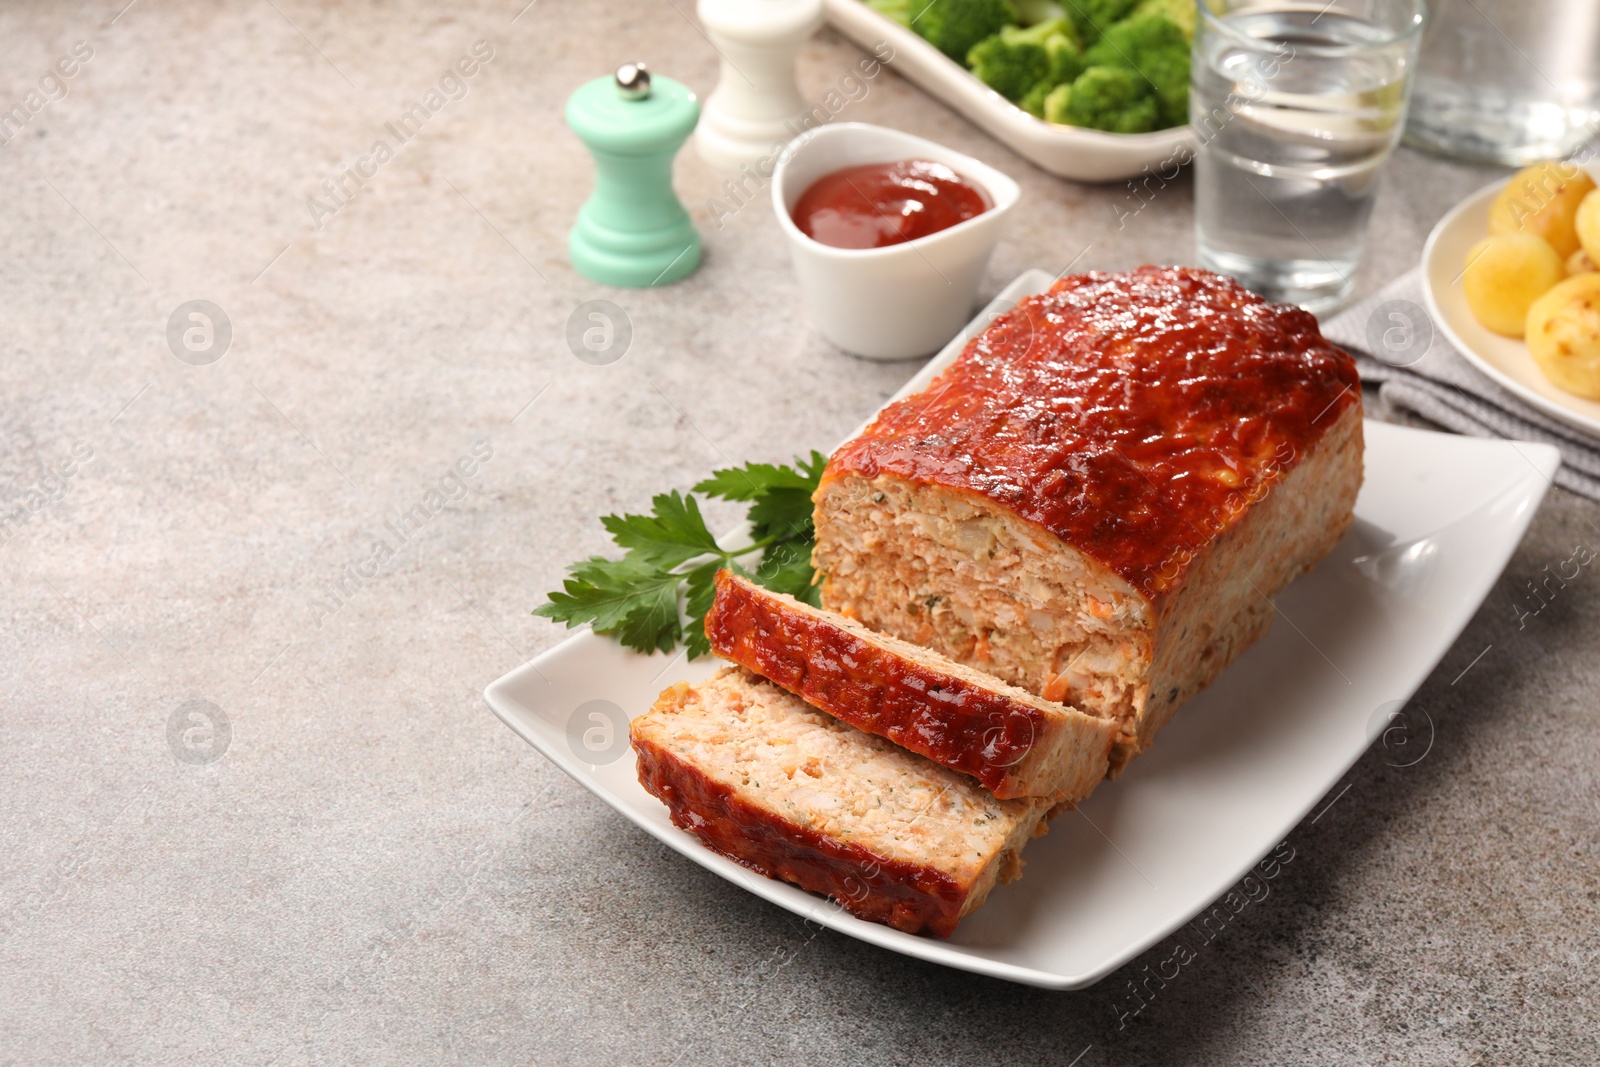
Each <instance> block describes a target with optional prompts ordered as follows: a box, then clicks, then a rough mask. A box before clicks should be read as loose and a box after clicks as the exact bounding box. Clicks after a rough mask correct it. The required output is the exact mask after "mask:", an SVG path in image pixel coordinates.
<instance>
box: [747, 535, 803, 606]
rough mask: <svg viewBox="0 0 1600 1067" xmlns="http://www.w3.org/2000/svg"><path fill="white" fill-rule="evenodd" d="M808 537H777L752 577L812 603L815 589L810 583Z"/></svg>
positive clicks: (800, 599)
mask: <svg viewBox="0 0 1600 1067" xmlns="http://www.w3.org/2000/svg"><path fill="white" fill-rule="evenodd" d="M813 577H814V572H813V571H812V569H811V541H810V539H809V538H808V539H806V540H805V541H780V542H779V543H778V544H775V545H773V546H772V547H771V548H769V549H767V551H766V552H765V554H763V555H762V557H761V565H760V566H758V567H757V568H756V573H755V575H754V578H755V580H756V581H757V582H759V583H760V584H762V585H764V586H766V587H767V588H768V589H771V590H772V591H773V592H775V593H788V594H789V595H790V596H792V597H794V598H795V599H796V600H799V601H803V602H804V603H807V604H811V605H813V606H815V605H816V604H817V599H818V597H817V593H818V589H817V587H816V586H814V585H812V584H811V581H812V578H813Z"/></svg>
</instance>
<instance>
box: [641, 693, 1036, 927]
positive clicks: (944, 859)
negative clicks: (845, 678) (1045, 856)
mask: <svg viewBox="0 0 1600 1067" xmlns="http://www.w3.org/2000/svg"><path fill="white" fill-rule="evenodd" d="M631 733H632V739H633V747H634V751H635V752H636V753H637V756H638V768H639V781H640V783H641V784H643V786H644V787H645V788H646V789H648V790H649V791H650V792H651V793H653V794H655V795H656V796H657V797H659V798H660V799H661V800H662V801H663V802H664V803H665V804H666V805H667V808H668V809H669V810H670V812H671V815H672V821H673V822H674V823H675V824H676V825H678V826H679V827H681V828H683V829H684V830H687V831H689V832H690V833H693V834H695V835H696V836H698V837H699V838H700V840H701V841H702V842H703V843H704V844H706V845H707V846H709V847H710V848H712V849H714V850H715V851H717V852H720V853H722V854H723V855H725V856H728V857H729V858H731V859H734V860H736V861H738V862H739V863H742V864H744V865H745V866H746V867H750V868H752V869H753V870H756V871H759V872H761V873H762V874H765V875H767V876H768V877H772V878H781V879H784V880H785V881H789V882H793V883H794V884H796V885H798V886H801V887H802V888H805V889H808V890H811V891H812V892H815V893H822V894H825V895H827V896H830V897H832V898H833V899H834V900H836V901H838V903H839V904H840V905H841V906H842V907H843V908H845V909H846V910H847V911H849V912H851V913H852V914H855V915H857V916H859V917H861V918H863V919H869V920H872V921H875V922H881V923H887V924H888V925H890V926H892V927H894V928H896V929H898V930H905V931H907V932H910V933H920V932H924V931H926V932H929V933H933V934H938V935H940V936H948V935H949V934H950V933H951V931H953V930H954V929H955V927H956V923H957V922H959V921H960V920H961V919H962V918H963V917H964V916H966V915H967V914H969V913H970V912H972V911H973V909H975V908H977V907H978V905H980V904H982V903H983V900H984V898H985V897H986V896H988V894H989V891H990V890H991V889H992V888H994V886H995V884H996V883H999V882H1009V881H1011V880H1012V879H1013V878H1015V877H1016V876H1017V875H1018V874H1019V873H1020V872H1021V869H1022V859H1021V855H1020V853H1021V851H1022V846H1023V845H1025V844H1026V843H1027V842H1028V839H1029V838H1031V837H1034V836H1036V835H1037V834H1040V833H1043V832H1044V828H1045V823H1044V817H1045V815H1046V813H1047V812H1048V810H1049V809H1050V802H1049V801H1048V800H1045V799H1041V798H1032V799H1026V800H996V799H995V798H994V797H993V796H991V795H990V794H989V793H988V792H987V791H986V790H984V788H983V787H982V786H980V785H979V784H978V783H977V782H974V781H973V780H972V779H970V778H968V777H966V776H964V775H961V774H957V773H956V772H954V771H951V770H948V769H946V768H944V767H941V766H939V765H938V764H936V763H933V762H931V761H930V760H926V759H924V758H923V757H921V756H918V755H914V754H913V753H910V752H907V751H905V750H904V749H902V748H899V747H898V746H896V745H895V744H893V743H892V742H890V741H886V740H884V739H883V738H881V737H876V736H874V735H872V734H869V733H864V732H862V731H861V730H857V729H856V728H855V727H853V726H850V725H848V724H847V723H843V722H840V721H839V720H838V719H835V718H833V717H832V716H830V715H824V714H823V713H822V712H820V711H817V710H816V709H814V708H812V707H811V706H809V705H808V704H806V703H805V702H804V701H803V700H801V699H800V698H798V697H796V696H793V695H792V694H790V693H789V692H788V691H786V690H784V689H782V688H781V687H779V686H778V685H776V684H774V683H772V682H769V681H767V680H766V679H763V678H759V677H757V676H755V675H753V674H751V673H749V672H748V671H746V670H745V669H744V668H742V667H725V668H723V669H722V670H721V671H719V672H718V673H716V674H715V675H713V676H712V677H711V678H710V679H708V680H707V681H704V682H702V683H700V684H699V685H690V684H689V683H687V682H680V683H679V684H677V685H674V686H672V687H670V688H669V689H667V690H666V691H665V692H663V693H662V694H661V696H660V698H659V699H658V700H657V701H656V703H655V706H654V707H653V708H651V709H650V711H649V712H648V713H646V714H645V715H642V716H640V717H639V718H638V719H635V720H634V722H633V726H632V731H631Z"/></svg>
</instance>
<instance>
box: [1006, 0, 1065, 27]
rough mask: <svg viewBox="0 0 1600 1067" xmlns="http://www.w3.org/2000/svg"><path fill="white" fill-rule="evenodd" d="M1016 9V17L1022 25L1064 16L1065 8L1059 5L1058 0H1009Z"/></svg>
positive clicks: (1030, 24)
mask: <svg viewBox="0 0 1600 1067" xmlns="http://www.w3.org/2000/svg"><path fill="white" fill-rule="evenodd" d="M1011 3H1012V4H1013V6H1015V7H1016V9H1017V18H1019V19H1020V20H1021V21H1022V24H1023V25H1024V26H1034V25H1037V24H1038V23H1041V22H1049V21H1050V20H1051V19H1059V18H1065V17H1066V15H1067V10H1066V8H1064V7H1062V6H1061V3H1060V0H1011Z"/></svg>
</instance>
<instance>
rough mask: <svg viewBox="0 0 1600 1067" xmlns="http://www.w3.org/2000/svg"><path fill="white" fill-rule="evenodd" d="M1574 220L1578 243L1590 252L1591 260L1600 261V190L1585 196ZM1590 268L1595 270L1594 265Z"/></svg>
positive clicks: (1593, 261) (1592, 261)
mask: <svg viewBox="0 0 1600 1067" xmlns="http://www.w3.org/2000/svg"><path fill="white" fill-rule="evenodd" d="M1572 221H1573V223H1574V224H1575V226H1576V227H1577V230H1578V243H1579V244H1580V245H1582V246H1583V250H1584V251H1585V252H1587V253H1588V254H1589V262H1591V263H1600V190H1595V191H1594V192H1591V193H1589V194H1588V195H1587V196H1585V197H1584V198H1583V200H1582V201H1581V202H1580V203H1579V204H1578V213H1577V215H1576V216H1575V217H1574V218H1573V220H1572ZM1589 269H1590V270H1594V268H1593V267H1590V268H1589Z"/></svg>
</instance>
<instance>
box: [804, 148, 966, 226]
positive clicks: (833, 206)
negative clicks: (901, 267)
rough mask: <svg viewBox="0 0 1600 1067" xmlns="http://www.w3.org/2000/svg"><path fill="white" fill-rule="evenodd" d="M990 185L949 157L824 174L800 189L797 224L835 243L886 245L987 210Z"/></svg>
mask: <svg viewBox="0 0 1600 1067" xmlns="http://www.w3.org/2000/svg"><path fill="white" fill-rule="evenodd" d="M990 207H991V204H990V203H989V198H988V196H987V195H986V194H985V193H984V191H983V190H982V189H980V188H978V187H977V186H976V185H973V184H972V183H971V182H968V181H967V180H965V179H964V178H962V177H961V175H959V174H957V173H956V172H955V171H953V170H951V169H950V168H949V167H947V166H945V165H944V164H943V163H933V162H930V161H929V160H926V159H902V160H899V161H898V162H894V163H867V164H863V165H862V166H858V167H845V168H844V169H843V170H836V171H833V172H832V173H831V174H824V175H823V176H822V177H820V178H818V179H817V180H816V181H814V182H812V183H811V187H810V188H808V189H807V190H806V191H805V192H804V193H801V194H800V199H799V201H798V202H797V203H796V204H795V206H794V224H795V225H796V226H798V227H800V232H801V233H803V234H805V235H806V236H807V237H809V238H811V239H812V240H814V241H817V242H820V243H821V244H825V245H831V246H832V247H834V248H884V247H887V246H889V245H897V244H902V243H904V242H906V241H915V240H916V239H917V238H919V237H927V236H928V235H929V234H934V233H938V232H939V231H940V230H948V229H949V228H950V227H952V226H954V225H956V224H957V223H962V222H966V221H967V220H968V219H970V218H973V217H975V216H977V215H981V214H983V213H984V212H985V211H987V210H989V208H990Z"/></svg>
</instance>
